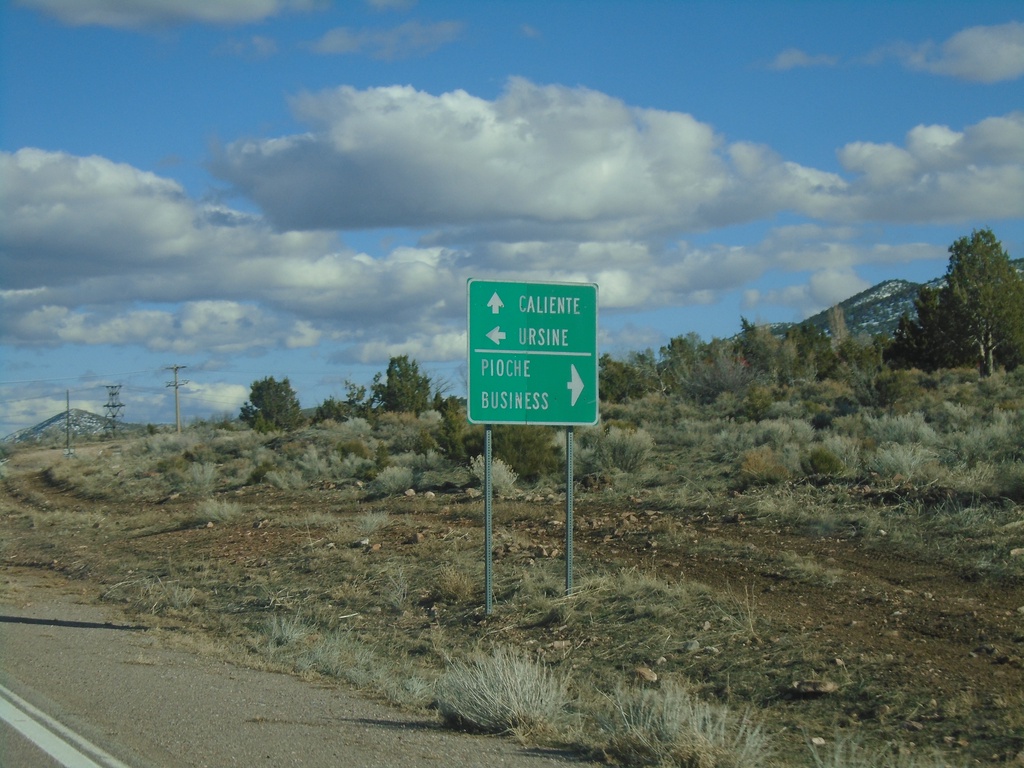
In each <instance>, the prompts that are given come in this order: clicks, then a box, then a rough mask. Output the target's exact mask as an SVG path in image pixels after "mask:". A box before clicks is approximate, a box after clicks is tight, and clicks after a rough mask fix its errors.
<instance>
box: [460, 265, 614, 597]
mask: <svg viewBox="0 0 1024 768" xmlns="http://www.w3.org/2000/svg"><path fill="white" fill-rule="evenodd" d="M466 314H467V328H468V330H467V334H466V335H467V346H468V355H467V357H468V368H469V379H468V386H467V403H466V414H467V417H468V419H469V421H470V422H472V423H473V424H484V425H485V437H484V548H485V550H486V551H485V552H484V591H485V593H486V599H485V604H486V611H487V613H488V615H489V614H490V613H491V609H492V602H491V600H492V594H491V593H492V584H491V580H492V573H491V561H492V557H493V555H492V552H491V549H492V541H491V537H492V511H493V510H492V497H493V489H492V486H491V480H492V478H491V426H492V425H494V424H534V425H538V426H539V425H548V426H564V427H566V436H565V465H566V469H565V477H566V480H565V486H566V487H565V592H566V594H571V593H572V568H573V562H572V558H573V551H572V549H573V541H572V537H573V426H574V425H587V424H596V423H597V421H598V418H599V407H598V406H599V399H598V392H597V380H598V360H597V285H596V284H594V283H543V282H536V283H516V282H506V281H498V280H477V279H475V278H471V279H470V280H469V282H468V284H467V313H466Z"/></svg>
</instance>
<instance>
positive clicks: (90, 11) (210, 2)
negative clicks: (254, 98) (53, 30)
mask: <svg viewBox="0 0 1024 768" xmlns="http://www.w3.org/2000/svg"><path fill="white" fill-rule="evenodd" d="M18 3H19V4H20V5H24V6H26V7H28V8H33V9H35V10H37V11H41V12H42V13H45V14H47V15H48V16H53V17H54V18H56V19H58V20H59V21H61V22H63V23H64V24H68V25H71V26H75V27H78V26H103V27H118V28H137V27H146V26H160V25H166V24H182V23H187V22H201V23H213V24H246V23H251V22H255V21H262V20H263V19H266V18H269V17H271V16H276V15H277V14H279V13H282V12H285V11H290V10H305V9H309V8H311V7H313V6H314V0H244V2H239V1H238V0H18Z"/></svg>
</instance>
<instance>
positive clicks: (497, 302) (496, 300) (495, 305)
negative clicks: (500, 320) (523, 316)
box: [487, 291, 505, 315]
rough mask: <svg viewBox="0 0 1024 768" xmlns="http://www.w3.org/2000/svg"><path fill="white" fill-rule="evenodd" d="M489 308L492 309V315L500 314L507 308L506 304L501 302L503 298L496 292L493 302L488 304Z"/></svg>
mask: <svg viewBox="0 0 1024 768" xmlns="http://www.w3.org/2000/svg"><path fill="white" fill-rule="evenodd" d="M487 306H488V307H490V308H491V313H492V314H495V315H496V314H498V310H499V309H501V308H502V307H504V306H505V302H503V301H502V300H501V296H499V295H498V292H497V291H495V292H494V295H493V296H491V300H490V301H488V302H487Z"/></svg>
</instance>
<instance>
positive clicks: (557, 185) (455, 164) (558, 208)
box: [211, 79, 843, 241]
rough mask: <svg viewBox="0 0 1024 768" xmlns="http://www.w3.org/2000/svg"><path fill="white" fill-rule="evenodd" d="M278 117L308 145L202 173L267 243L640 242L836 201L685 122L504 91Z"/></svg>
mask: <svg viewBox="0 0 1024 768" xmlns="http://www.w3.org/2000/svg"><path fill="white" fill-rule="evenodd" d="M293 108H294V111H295V113H296V115H297V117H298V118H299V119H301V120H304V121H306V122H308V123H310V124H311V125H312V126H313V127H314V130H313V131H312V132H310V133H305V134H299V135H293V136H286V137H282V138H276V139H268V140H264V141H256V140H251V141H243V142H238V143H235V144H233V145H230V146H228V147H227V148H226V149H225V150H223V151H222V152H221V153H220V154H219V155H218V156H217V157H216V158H215V159H214V161H213V163H212V165H211V167H212V170H213V171H214V172H215V173H216V174H217V175H219V176H221V177H222V178H224V179H225V180H227V181H229V182H230V183H232V184H233V185H235V187H236V188H237V189H238V190H239V191H240V192H242V193H243V194H245V195H246V196H248V197H250V198H251V199H253V200H255V201H256V202H257V203H258V204H259V205H261V206H262V207H263V209H264V210H265V211H266V213H267V216H268V217H269V218H270V219H271V220H272V221H274V222H275V223H276V224H277V225H278V226H280V227H282V228H303V229H304V228H341V229H347V228H353V229H358V228H365V227H386V226H413V227H429V226H442V225H443V226H448V227H452V226H455V227H466V228H467V229H468V230H469V232H470V235H469V236H471V237H481V236H483V237H494V238H495V239H499V238H500V239H507V240H514V241H522V240H526V239H554V238H557V237H559V236H566V237H569V238H571V239H575V240H579V239H603V238H607V237H614V236H615V234H616V233H618V235H619V236H622V235H629V236H645V235H647V234H649V233H651V232H655V231H659V230H673V229H683V230H693V229H702V228H706V227H710V226H716V225H721V224H729V223H735V222H741V221H749V220H751V219H753V218H758V217H760V216H762V215H764V214H765V213H766V212H767V213H772V212H774V211H776V210H778V209H779V208H780V207H793V208H796V209H801V210H803V209H808V210H810V209H813V208H814V198H815V196H817V195H821V194H822V192H823V191H825V192H828V191H832V192H835V191H837V190H841V189H842V186H843V183H842V180H841V179H839V178H838V177H836V176H835V175H833V174H828V173H824V172H821V171H816V170H814V169H810V168H804V167H802V166H799V165H797V164H795V163H790V162H785V161H783V160H782V159H781V158H779V157H778V156H776V155H775V154H774V153H772V152H770V151H768V150H767V149H765V148H763V147H757V146H754V145H732V146H730V147H726V146H725V144H724V142H723V140H722V138H721V137H720V136H718V135H717V134H716V133H715V131H714V130H713V129H712V128H711V126H709V125H707V124H704V123H701V122H699V121H697V120H695V119H694V118H693V117H692V116H690V115H687V114H684V113H679V112H665V111H659V110H651V109H634V108H630V107H628V106H627V105H625V104H624V103H623V102H621V101H620V100H618V99H614V98H611V97H609V96H606V95H604V94H601V93H598V92H595V91H590V90H587V89H585V88H565V87H560V86H543V87H542V86H537V85H534V84H532V83H529V82H527V81H525V80H521V79H513V80H511V81H510V82H509V84H508V87H507V89H506V90H505V92H504V93H503V94H502V95H501V97H499V98H498V99H497V100H495V101H486V100H483V99H480V98H477V97H474V96H471V95H469V94H467V93H466V92H464V91H453V92H450V93H445V94H442V95H440V96H433V95H431V94H427V93H424V92H421V91H416V90H414V89H413V88H411V87H398V86H393V87H386V88H372V89H368V90H362V91H361V90H357V89H355V88H352V87H348V86H345V87H341V88H337V89H334V90H331V91H327V92H322V93H317V94H304V95H302V96H300V97H298V98H296V99H294V100H293ZM769 186H771V188H772V195H770V196H768V197H766V196H765V195H764V194H763V193H764V191H765V188H766V187H769Z"/></svg>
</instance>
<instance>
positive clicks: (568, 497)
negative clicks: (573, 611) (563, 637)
mask: <svg viewBox="0 0 1024 768" xmlns="http://www.w3.org/2000/svg"><path fill="white" fill-rule="evenodd" d="M572 437H573V435H572V427H571V426H570V427H566V428H565V594H567V595H571V594H572V490H573V489H572V485H573V477H572V474H573V473H572V461H573V457H572Z"/></svg>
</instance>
